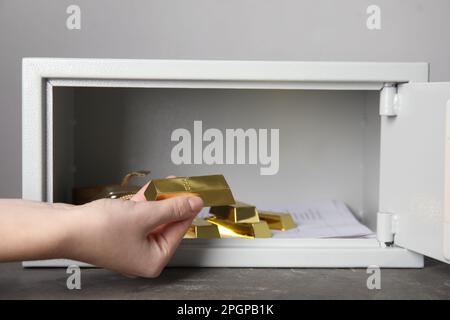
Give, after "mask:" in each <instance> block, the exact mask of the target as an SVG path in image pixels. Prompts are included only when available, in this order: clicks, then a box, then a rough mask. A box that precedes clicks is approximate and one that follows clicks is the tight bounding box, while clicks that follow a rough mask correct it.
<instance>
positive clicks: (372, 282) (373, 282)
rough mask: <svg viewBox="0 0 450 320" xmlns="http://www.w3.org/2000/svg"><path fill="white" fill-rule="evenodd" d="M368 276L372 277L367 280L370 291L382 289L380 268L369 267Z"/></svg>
mask: <svg viewBox="0 0 450 320" xmlns="http://www.w3.org/2000/svg"><path fill="white" fill-rule="evenodd" d="M366 273H367V274H370V276H369V277H368V278H367V281H366V285H367V289H369V290H374V289H376V290H380V289H381V270H380V267H379V266H376V265H371V266H368V267H367V270H366Z"/></svg>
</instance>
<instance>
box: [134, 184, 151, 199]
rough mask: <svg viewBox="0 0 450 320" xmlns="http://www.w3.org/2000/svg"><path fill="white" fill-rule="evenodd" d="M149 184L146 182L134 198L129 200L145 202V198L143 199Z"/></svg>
mask: <svg viewBox="0 0 450 320" xmlns="http://www.w3.org/2000/svg"><path fill="white" fill-rule="evenodd" d="M149 184H150V182H147V183H146V184H145V185H144V186H143V187H142V188H140V189H139V191H138V192H136V194H135V195H134V196H132V197H131V199H130V200H132V201H147V198H145V190H147V187H148V185H149Z"/></svg>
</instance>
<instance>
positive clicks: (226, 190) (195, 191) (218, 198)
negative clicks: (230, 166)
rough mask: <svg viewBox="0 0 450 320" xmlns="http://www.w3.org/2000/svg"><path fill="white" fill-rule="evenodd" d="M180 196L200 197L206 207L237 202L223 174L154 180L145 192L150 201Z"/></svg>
mask: <svg viewBox="0 0 450 320" xmlns="http://www.w3.org/2000/svg"><path fill="white" fill-rule="evenodd" d="M180 195H196V196H199V197H200V198H202V200H203V204H204V206H205V207H211V206H224V205H230V204H233V203H234V202H235V201H234V198H233V194H232V193H231V190H230V187H229V186H228V183H227V181H226V180H225V178H224V176H223V175H221V174H218V175H211V176H198V177H177V178H168V179H154V180H152V181H151V183H150V185H149V186H148V188H147V190H145V198H146V199H147V200H148V201H154V200H164V199H168V198H173V197H176V196H180Z"/></svg>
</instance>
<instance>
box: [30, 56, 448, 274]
mask: <svg viewBox="0 0 450 320" xmlns="http://www.w3.org/2000/svg"><path fill="white" fill-rule="evenodd" d="M428 73H429V67H428V64H427V63H377V62H276V61H194V60H116V59H65V58H24V59H23V78H22V81H23V85H22V90H23V99H22V103H23V110H22V133H23V138H22V143H23V145H22V150H23V152H22V157H23V163H22V164H23V169H22V188H23V198H24V199H31V200H38V201H49V202H53V201H55V202H63V201H67V202H70V201H71V190H72V188H74V187H80V186H85V185H89V184H95V183H111V182H114V181H116V182H117V181H119V180H118V179H120V177H121V176H122V175H123V174H125V173H126V172H130V171H133V170H140V169H149V170H151V171H152V177H155V178H156V177H163V176H165V175H169V174H174V175H182V176H183V175H201V174H211V173H223V174H224V175H225V176H226V178H227V180H228V182H229V183H230V186H231V188H232V190H233V193H234V194H235V196H237V198H238V199H242V200H245V202H250V203H252V204H256V205H270V204H273V203H283V202H289V203H292V202H295V201H306V200H309V199H339V200H342V201H344V202H345V203H346V204H347V205H348V206H349V208H350V209H351V210H352V212H353V213H354V214H355V216H356V217H357V218H358V219H359V220H360V221H361V222H362V223H364V224H365V225H367V226H368V227H369V228H370V229H371V230H373V231H374V232H376V235H377V236H376V238H370V239H358V238H354V239H341V238H334V239H329V238H328V239H296V238H292V239H270V238H269V239H185V240H183V241H182V243H181V245H180V247H179V249H178V250H177V252H176V254H175V256H174V257H173V259H172V260H171V262H170V265H173V266H208V267H367V266H369V265H377V266H380V267H398V268H410V267H413V268H416V267H422V266H423V256H429V257H432V258H434V259H438V260H441V261H444V262H446V263H450V202H449V201H450V113H449V108H450V102H449V100H450V82H449V83H430V82H428ZM196 120H201V121H202V122H203V126H204V127H205V128H206V127H208V128H219V129H224V128H279V132H280V146H279V170H278V172H277V173H276V174H274V175H261V174H260V172H259V167H258V166H255V165H251V164H239V165H237V164H236V165H226V164H215V165H205V164H202V165H199V164H198V165H195V164H191V165H175V164H173V163H172V162H171V161H170V149H171V143H172V142H171V140H170V133H171V132H172V131H173V130H174V129H176V128H187V129H191V128H192V124H193V122H194V121H196ZM281 186H283V187H282V188H281ZM72 263H73V262H71V261H68V260H47V261H29V262H24V266H66V265H68V264H72ZM81 265H83V264H81Z"/></svg>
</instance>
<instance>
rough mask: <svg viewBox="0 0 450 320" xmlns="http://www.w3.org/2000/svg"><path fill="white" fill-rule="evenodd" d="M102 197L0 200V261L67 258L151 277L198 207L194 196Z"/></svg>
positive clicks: (165, 260)
mask: <svg viewBox="0 0 450 320" xmlns="http://www.w3.org/2000/svg"><path fill="white" fill-rule="evenodd" d="M146 187H147V185H145V186H144V187H143V188H142V189H141V191H139V192H138V193H137V194H136V195H135V197H133V199H132V200H130V201H126V200H119V199H102V200H97V201H93V202H90V203H88V204H85V205H81V206H73V205H68V204H58V203H55V204H48V203H42V202H35V201H24V200H0V261H20V260H39V259H56V258H68V259H74V260H78V261H82V262H87V263H90V264H93V265H96V266H99V267H105V268H108V269H111V270H115V271H118V272H121V273H124V274H127V275H130V276H141V277H157V276H158V275H159V274H160V273H161V271H162V269H163V268H164V267H165V266H166V264H167V263H168V261H169V259H170V258H171V257H172V255H173V253H174V252H175V250H176V248H177V247H178V245H179V243H180V241H181V239H182V238H183V236H184V234H185V233H186V232H187V230H188V228H189V226H190V224H191V222H192V220H193V219H194V217H195V216H196V215H197V213H198V212H199V211H200V210H201V208H202V207H203V202H202V200H201V199H200V198H199V197H195V196H180V197H175V198H171V199H167V200H162V201H145V197H144V195H143V194H144V191H145V188H146Z"/></svg>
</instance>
